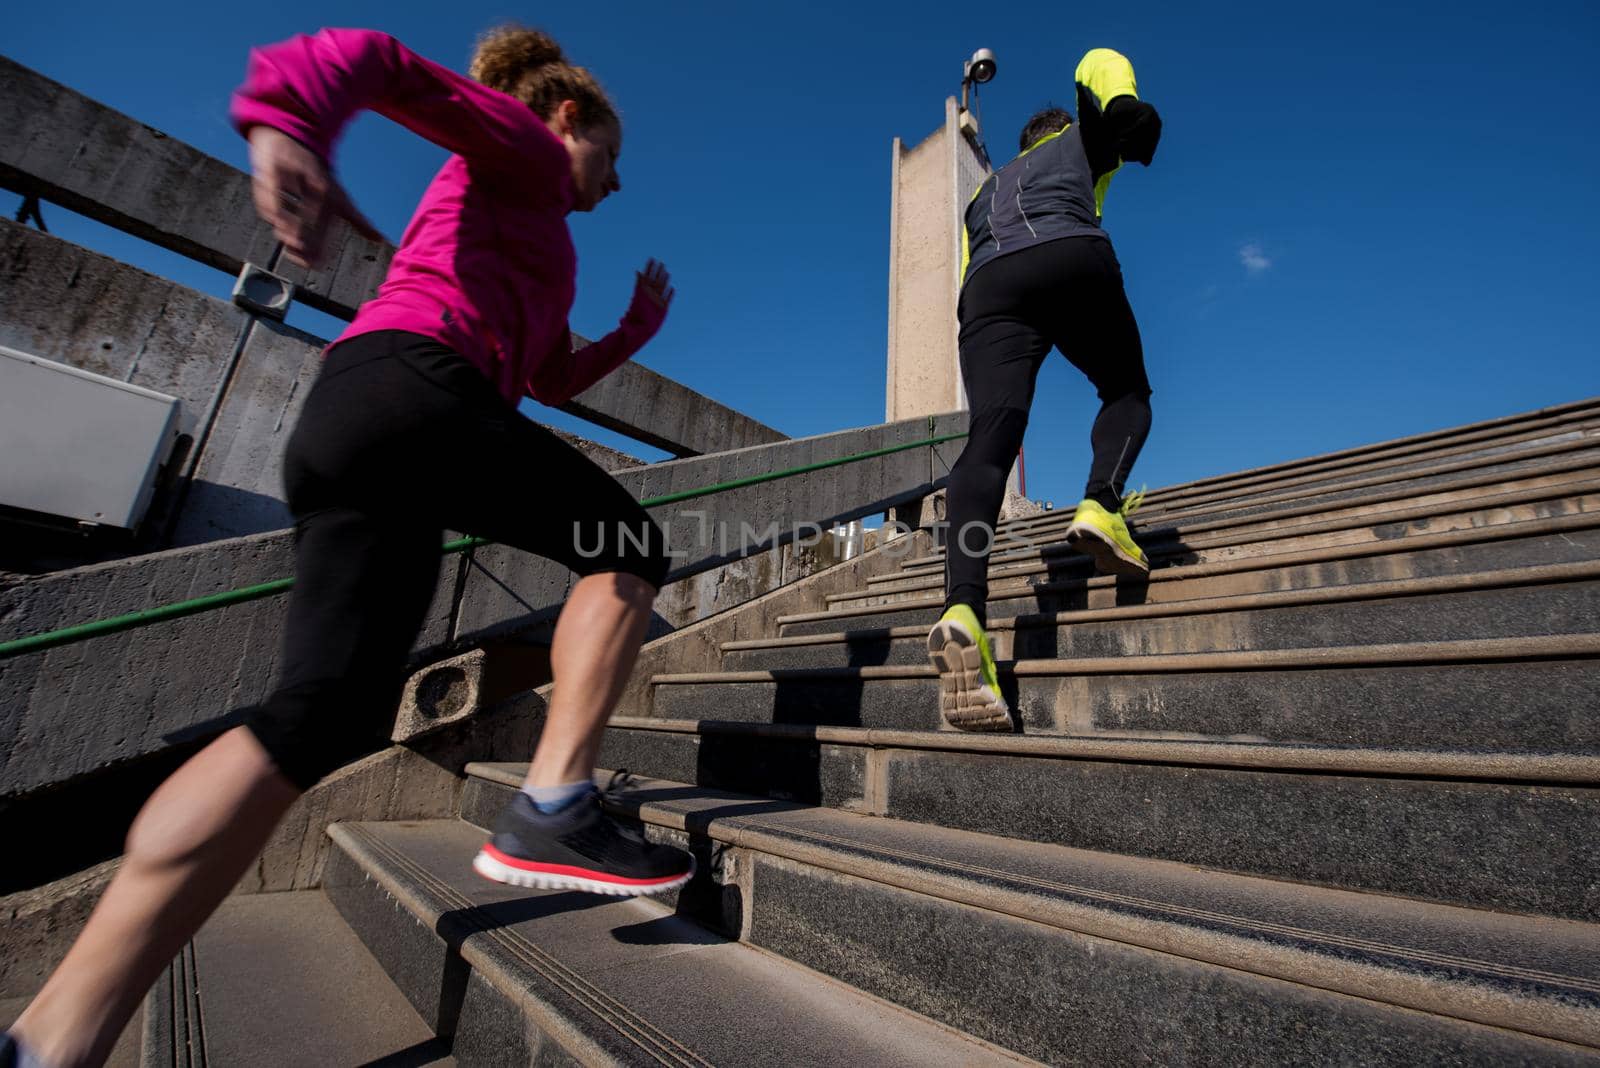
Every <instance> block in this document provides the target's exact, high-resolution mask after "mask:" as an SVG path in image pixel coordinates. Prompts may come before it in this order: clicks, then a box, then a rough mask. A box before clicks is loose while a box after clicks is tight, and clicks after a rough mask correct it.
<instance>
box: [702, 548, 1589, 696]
mask: <svg viewBox="0 0 1600 1068" xmlns="http://www.w3.org/2000/svg"><path fill="white" fill-rule="evenodd" d="M1580 566H1581V565H1580ZM1595 572H1596V575H1597V577H1596V578H1592V579H1588V580H1584V581H1579V582H1564V583H1540V584H1537V585H1528V586H1520V587H1518V586H1503V585H1502V586H1495V587H1491V588H1488V589H1462V590H1457V591H1452V592H1448V593H1425V592H1417V593H1410V594H1405V593H1401V592H1400V591H1401V590H1403V589H1408V588H1410V589H1414V588H1417V587H1421V588H1422V589H1426V588H1428V587H1427V586H1426V585H1424V583H1438V582H1439V581H1440V580H1421V581H1419V582H1412V583H1373V584H1370V586H1360V585H1358V586H1344V587H1334V588H1332V589H1330V590H1327V591H1323V592H1325V593H1327V594H1330V595H1331V594H1333V593H1346V594H1348V595H1349V596H1346V597H1341V598H1337V599H1335V598H1333V597H1332V596H1330V597H1329V598H1328V600H1326V601H1325V602H1322V603H1313V604H1280V605H1277V606H1274V605H1273V604H1272V601H1273V599H1278V600H1282V601H1288V600H1291V599H1293V598H1294V597H1295V596H1296V595H1294V594H1290V593H1285V592H1279V593H1276V594H1258V595H1253V596H1247V597H1239V598H1209V599H1208V601H1207V604H1208V605H1209V604H1210V602H1213V601H1214V602H1217V603H1216V604H1215V605H1214V606H1210V610H1209V611H1206V612H1198V611H1196V612H1193V613H1178V612H1176V611H1172V612H1169V613H1168V614H1165V615H1158V614H1154V612H1155V608H1156V607H1157V606H1132V607H1128V608H1123V609H1107V610H1102V611H1100V612H1093V613H1091V612H1083V613H1077V614H1074V613H1062V614H1059V615H1054V616H1048V617H1043V618H1040V617H1028V616H1019V617H1011V618H1007V619H997V620H996V621H995V623H996V624H997V625H996V626H993V627H991V628H990V634H989V637H990V642H991V644H992V646H993V648H994V655H995V656H996V657H997V658H999V659H1002V660H1010V659H1039V658H1045V659H1054V658H1072V657H1105V656H1142V655H1152V654H1157V655H1159V654H1172V653H1197V652H1217V651H1225V650H1248V649H1291V648H1312V647H1319V646H1321V647H1326V646H1344V645H1363V644H1371V643H1393V642H1401V641H1447V640H1450V639H1453V638H1498V637H1518V636H1527V635H1537V634H1568V633H1584V632H1588V631H1593V630H1595V629H1596V628H1597V627H1600V564H1597V565H1595ZM1500 574H1505V573H1504V572H1501V573H1500ZM1446 581H1448V580H1446ZM1502 581H1503V580H1502ZM1391 591H1393V592H1391ZM1363 593H1364V594H1365V596H1360V595H1361V594H1363ZM1299 596H1302V597H1306V596H1311V593H1310V591H1307V592H1306V593H1305V594H1301V595H1299ZM1230 602H1232V603H1230ZM1193 607H1195V608H1199V607H1200V606H1199V605H1194V606H1193ZM1077 616H1087V617H1089V618H1086V619H1079V618H1077ZM926 638H927V633H926V631H924V630H923V629H922V628H920V627H905V628H900V629H899V630H884V629H877V630H852V631H845V632H839V633H836V634H834V635H832V636H827V635H818V636H815V637H797V638H792V639H773V640H771V641H770V642H768V643H766V644H760V643H756V642H747V643H741V644H739V645H737V646H735V647H731V648H727V649H725V650H724V655H723V662H722V666H723V668H724V669H725V670H728V671H753V670H780V669H787V670H795V669H805V668H829V667H865V666H868V665H872V664H907V665H911V664H922V663H924V662H925V661H926V659H927V642H926Z"/></svg>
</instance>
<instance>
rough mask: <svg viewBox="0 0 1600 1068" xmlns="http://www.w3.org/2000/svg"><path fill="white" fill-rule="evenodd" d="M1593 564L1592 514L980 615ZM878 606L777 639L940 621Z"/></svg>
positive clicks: (1273, 561)
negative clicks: (1590, 562)
mask: <svg viewBox="0 0 1600 1068" xmlns="http://www.w3.org/2000/svg"><path fill="white" fill-rule="evenodd" d="M1594 559H1600V515H1596V514H1592V513H1591V514H1579V515H1571V516H1563V517H1560V518H1557V519H1548V520H1537V521H1529V522H1524V523H1508V524H1501V525H1498V526H1491V527H1481V528H1470V529H1465V530H1454V531H1446V532H1445V533H1442V534H1432V533H1429V534H1417V535H1411V536H1409V537H1407V538H1405V539H1404V541H1403V543H1401V544H1394V543H1390V542H1383V541H1378V542H1369V543H1365V544H1358V545H1344V546H1332V547H1329V548H1325V549H1317V550H1311V551H1306V552H1297V553H1279V554H1273V555H1268V556H1255V557H1242V558H1238V559H1232V560H1218V561H1215V562H1212V563H1204V564H1189V565H1180V566H1176V567H1168V568H1160V569H1157V570H1155V571H1152V572H1151V573H1150V575H1149V576H1148V577H1147V578H1146V579H1144V580H1141V581H1134V580H1130V579H1126V578H1123V579H1118V578H1116V577H1114V576H1108V575H1102V576H1096V577H1093V578H1069V579H1066V580H1064V581H1047V582H1036V583H1033V584H1024V583H1020V582H1017V583H1006V584H1004V585H1000V586H996V587H994V588H993V589H991V590H990V591H989V599H988V602H987V611H988V616H989V619H990V621H991V623H993V622H994V621H996V620H999V619H1004V618H1008V617H1013V616H1019V615H1031V614H1035V613H1055V612H1068V611H1077V610H1081V609H1086V608H1087V609H1101V608H1112V607H1118V606H1122V605H1134V604H1139V605H1147V604H1173V603H1177V602H1181V601H1190V600H1197V599H1201V598H1211V597H1232V596H1239V595H1242V594H1252V593H1268V592H1273V591H1278V590H1307V589H1316V588H1322V587H1329V586H1340V585H1345V584H1349V583H1360V582H1376V581H1381V580H1394V579H1406V578H1427V577H1432V576H1436V575H1461V574H1469V573H1471V572H1475V571H1500V570H1504V569H1507V568H1516V567H1533V566H1540V565H1554V564H1571V563H1582V562H1584V561H1588V560H1594ZM881 599H882V601H883V603H872V602H871V601H867V602H864V603H863V602H859V601H858V602H856V603H853V604H848V603H834V604H832V605H830V607H829V608H827V609H825V610H822V611H814V612H796V613H792V614H790V615H784V616H779V617H778V618H777V620H776V622H777V626H778V633H779V634H780V635H783V636H785V637H788V636H791V635H796V634H823V633H831V632H836V631H841V630H859V629H865V628H872V627H897V626H923V627H928V626H932V625H933V623H934V621H935V620H937V619H938V617H939V612H940V609H941V607H942V605H943V603H944V599H943V597H942V595H941V592H940V591H938V590H928V591H923V592H921V593H904V594H889V595H885V596H883V597H882V598H881Z"/></svg>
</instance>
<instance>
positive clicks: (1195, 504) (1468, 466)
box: [1146, 421, 1600, 516]
mask: <svg viewBox="0 0 1600 1068" xmlns="http://www.w3.org/2000/svg"><path fill="white" fill-rule="evenodd" d="M1597 442H1600V423H1596V422H1594V421H1589V422H1586V423H1584V424H1581V425H1576V426H1573V427H1572V428H1570V429H1567V430H1563V431H1561V432H1556V433H1547V434H1539V435H1533V436H1527V437H1523V438H1520V439H1508V440H1506V441H1504V442H1495V443H1492V444H1485V445H1480V446H1475V447H1472V448H1468V449H1460V450H1449V451H1445V452H1439V453H1433V454H1430V455H1427V456H1418V457H1414V458H1407V459H1405V460H1402V461H1399V462H1394V463H1385V464H1378V465H1370V466H1365V467H1362V468H1351V469H1347V470H1342V471H1336V472H1325V473H1317V474H1309V475H1303V476H1300V477H1297V478H1291V479H1283V480H1277V481H1273V482H1270V483H1262V484H1259V485H1241V484H1234V485H1231V486H1222V487H1217V488H1216V489H1213V490H1211V491H1209V492H1207V493H1205V494H1200V495H1193V496H1178V495H1165V496H1162V495H1151V496H1150V497H1147V498H1146V500H1147V502H1148V505H1149V507H1150V509H1151V512H1152V513H1153V514H1155V515H1157V516H1161V515H1165V514H1168V513H1178V512H1187V513H1195V512H1200V511H1212V512H1216V511H1220V510H1223V509H1227V508H1231V507H1234V506H1237V505H1239V504H1246V505H1253V504H1256V503H1265V502H1273V501H1282V500H1291V499H1304V498H1306V497H1315V496H1321V495H1323V494H1329V493H1334V492H1343V491H1345V490H1352V489H1365V488H1370V487H1378V486H1384V485H1390V484H1405V483H1415V482H1417V481H1418V480H1419V479H1428V478H1435V477H1444V476H1451V475H1465V474H1468V473H1470V472H1472V471H1479V470H1481V471H1491V470H1505V469H1507V468H1510V467H1514V466H1517V465H1523V464H1526V463H1528V462H1533V463H1535V464H1536V463H1537V462H1539V461H1540V460H1544V461H1545V462H1548V461H1550V460H1552V459H1555V458H1557V457H1561V456H1564V455H1568V454H1574V453H1581V452H1584V451H1587V450H1588V449H1592V448H1593V447H1594V446H1595V444H1596V443H1597Z"/></svg>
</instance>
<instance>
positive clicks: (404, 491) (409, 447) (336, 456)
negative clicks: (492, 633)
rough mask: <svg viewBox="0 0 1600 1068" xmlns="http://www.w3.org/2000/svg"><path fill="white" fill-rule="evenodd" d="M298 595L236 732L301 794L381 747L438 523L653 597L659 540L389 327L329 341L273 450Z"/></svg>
mask: <svg viewBox="0 0 1600 1068" xmlns="http://www.w3.org/2000/svg"><path fill="white" fill-rule="evenodd" d="M284 482H285V487H286V489H287V491H288V500H289V510H290V511H291V512H292V513H293V514H294V518H295V584H294V589H293V592H292V594H291V596H290V601H289V615H288V621H287V625H286V630H285V635H284V648H283V660H282V669H281V675H280V678H279V681H278V688H277V690H276V691H275V692H274V693H273V695H272V696H271V697H270V698H268V700H267V701H266V703H265V704H264V705H262V706H260V707H259V708H257V709H256V710H255V711H254V712H253V713H252V715H251V716H250V718H249V719H248V721H247V723H248V726H249V727H250V730H251V731H252V732H253V733H254V734H255V736H256V737H257V738H258V739H259V740H260V741H261V744H262V746H263V747H265V749H266V750H267V752H268V754H270V755H271V757H272V759H273V761H274V762H275V763H276V764H277V767H278V769H279V770H280V771H281V772H282V773H283V774H284V775H285V776H286V777H287V778H288V779H290V780H291V781H292V782H294V783H295V785H297V786H299V787H300V788H301V789H307V788H309V787H310V786H311V785H312V784H313V783H315V782H316V781H317V780H318V779H320V778H322V777H323V776H324V775H326V774H328V773H329V772H331V771H333V770H334V769H335V768H338V767H341V766H343V765H344V764H345V763H347V762H348V761H349V760H351V759H353V758H355V757H357V756H359V755H361V754H363V753H365V752H369V751H371V750H372V749H373V748H375V747H376V746H378V745H381V743H382V740H383V738H384V736H385V735H386V734H387V733H388V729H389V727H390V724H391V721H392V716H393V712H394V708H395V702H396V699H397V698H398V696H399V692H400V688H401V684H402V682H403V671H404V668H405V663H406V656H407V653H408V652H409V651H410V648H411V644H412V642H413V641H414V640H415V638H416V635H417V632H418V630H420V629H421V626H422V621H423V618H424V616H425V614H426V613H427V610H428V604H429V602H430V601H431V600H432V598H433V591H434V587H435V585H436V584H437V581H438V575H439V567H440V559H441V553H440V547H441V545H442V544H443V534H444V531H445V530H446V529H451V530H460V531H465V532H467V533H470V534H476V535H479V536H481V537H485V538H488V539H489V540H491V541H495V542H501V543H504V544H506V545H511V546H513V547H515V548H518V549H521V550H524V551H525V552H530V553H534V554H536V555H538V556H543V557H547V558H549V559H551V560H555V561H558V562H560V563H562V564H565V565H566V566H567V567H569V568H571V569H572V570H573V571H575V572H577V573H578V574H579V575H593V574H599V573H602V572H626V573H628V574H631V575H637V576H638V577H639V578H641V579H644V580H645V581H646V582H648V583H650V584H651V585H652V586H655V587H657V588H659V587H660V586H661V584H662V582H663V580H664V579H665V578H666V574H667V568H668V559H667V554H666V546H665V539H664V537H663V536H662V534H661V531H660V528H658V527H657V526H656V525H655V523H654V522H653V521H651V519H650V517H649V515H648V514H647V513H646V512H645V510H644V509H643V508H642V507H640V506H639V504H638V502H636V501H635V500H634V499H633V497H632V496H631V495H629V493H628V491H627V490H625V489H623V487H622V486H621V485H619V484H618V483H617V482H616V480H615V479H613V478H611V476H610V475H608V474H606V473H605V471H603V470H601V469H600V468H599V467H598V466H596V465H595V464H594V463H593V462H591V461H590V460H589V459H588V458H586V457H585V456H584V455H583V454H582V453H580V452H578V450H576V449H574V448H573V447H572V446H571V445H568V444H567V443H566V442H564V441H562V440H561V439H560V438H558V437H556V436H555V435H554V434H552V433H550V432H549V431H548V430H545V429H544V428H543V427H540V426H538V425H537V424H535V423H533V422H532V421H530V420H528V419H525V418H523V417H522V416H520V415H518V414H517V412H516V410H515V409H513V408H512V407H511V406H510V405H508V404H507V403H506V402H505V401H504V400H503V399H502V398H501V397H500V395H499V394H498V393H497V392H496V391H495V390H494V387H493V386H491V385H490V384H489V380H488V379H487V378H485V377H484V376H483V375H482V374H481V373H480V372H479V371H478V370H477V369H476V368H475V367H473V366H472V365H471V364H469V363H468V362H467V361H466V360H464V359H463V358H462V357H460V356H459V355H457V354H456V353H454V352H453V351H451V350H450V349H449V348H447V347H446V346H444V345H442V344H440V343H439V342H437V341H434V340H432V339H431V338H426V337H421V336H419V335H416V334H409V333H404V332H401V331H380V332H377V333H371V334H362V335H358V336H357V337H355V338H352V339H351V340H349V341H346V342H344V343H342V344H340V345H337V346H335V347H334V348H333V349H332V350H331V351H330V352H329V353H328V356H327V359H326V362H325V363H324V364H323V368H322V372H321V374H320V375H319V376H318V378H317V381H316V384H315V386H313V387H312V390H311V393H310V395H309V396H307V398H306V402H305V408H304V410H303V411H302V412H301V415H300V421H299V423H298V424H297V425H296V426H295V429H294V433H293V434H291V435H290V438H289V443H288V447H287V449H286V451H285V454H284Z"/></svg>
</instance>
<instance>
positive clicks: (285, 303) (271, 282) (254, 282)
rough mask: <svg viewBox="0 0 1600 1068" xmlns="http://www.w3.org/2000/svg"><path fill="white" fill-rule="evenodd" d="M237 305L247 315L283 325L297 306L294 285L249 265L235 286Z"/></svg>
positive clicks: (261, 268) (240, 272)
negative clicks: (292, 309) (291, 309)
mask: <svg viewBox="0 0 1600 1068" xmlns="http://www.w3.org/2000/svg"><path fill="white" fill-rule="evenodd" d="M233 302H234V303H235V304H237V305H238V306H239V307H241V308H243V309H244V310H245V311H247V312H250V313H252V314H255V315H260V316H264V317H265V318H268V319H275V320H277V321H278V322H280V323H281V322H282V321H283V317H284V316H285V315H288V314H289V305H290V304H293V303H294V283H293V282H291V281H289V280H288V279H287V278H284V277H282V276H281V275H276V274H273V273H272V272H271V271H269V270H267V269H266V268H265V267H257V266H256V265H255V264H253V263H249V262H246V263H245V265H244V266H243V267H242V268H240V270H239V277H238V279H237V280H235V281H234V283H233Z"/></svg>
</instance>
